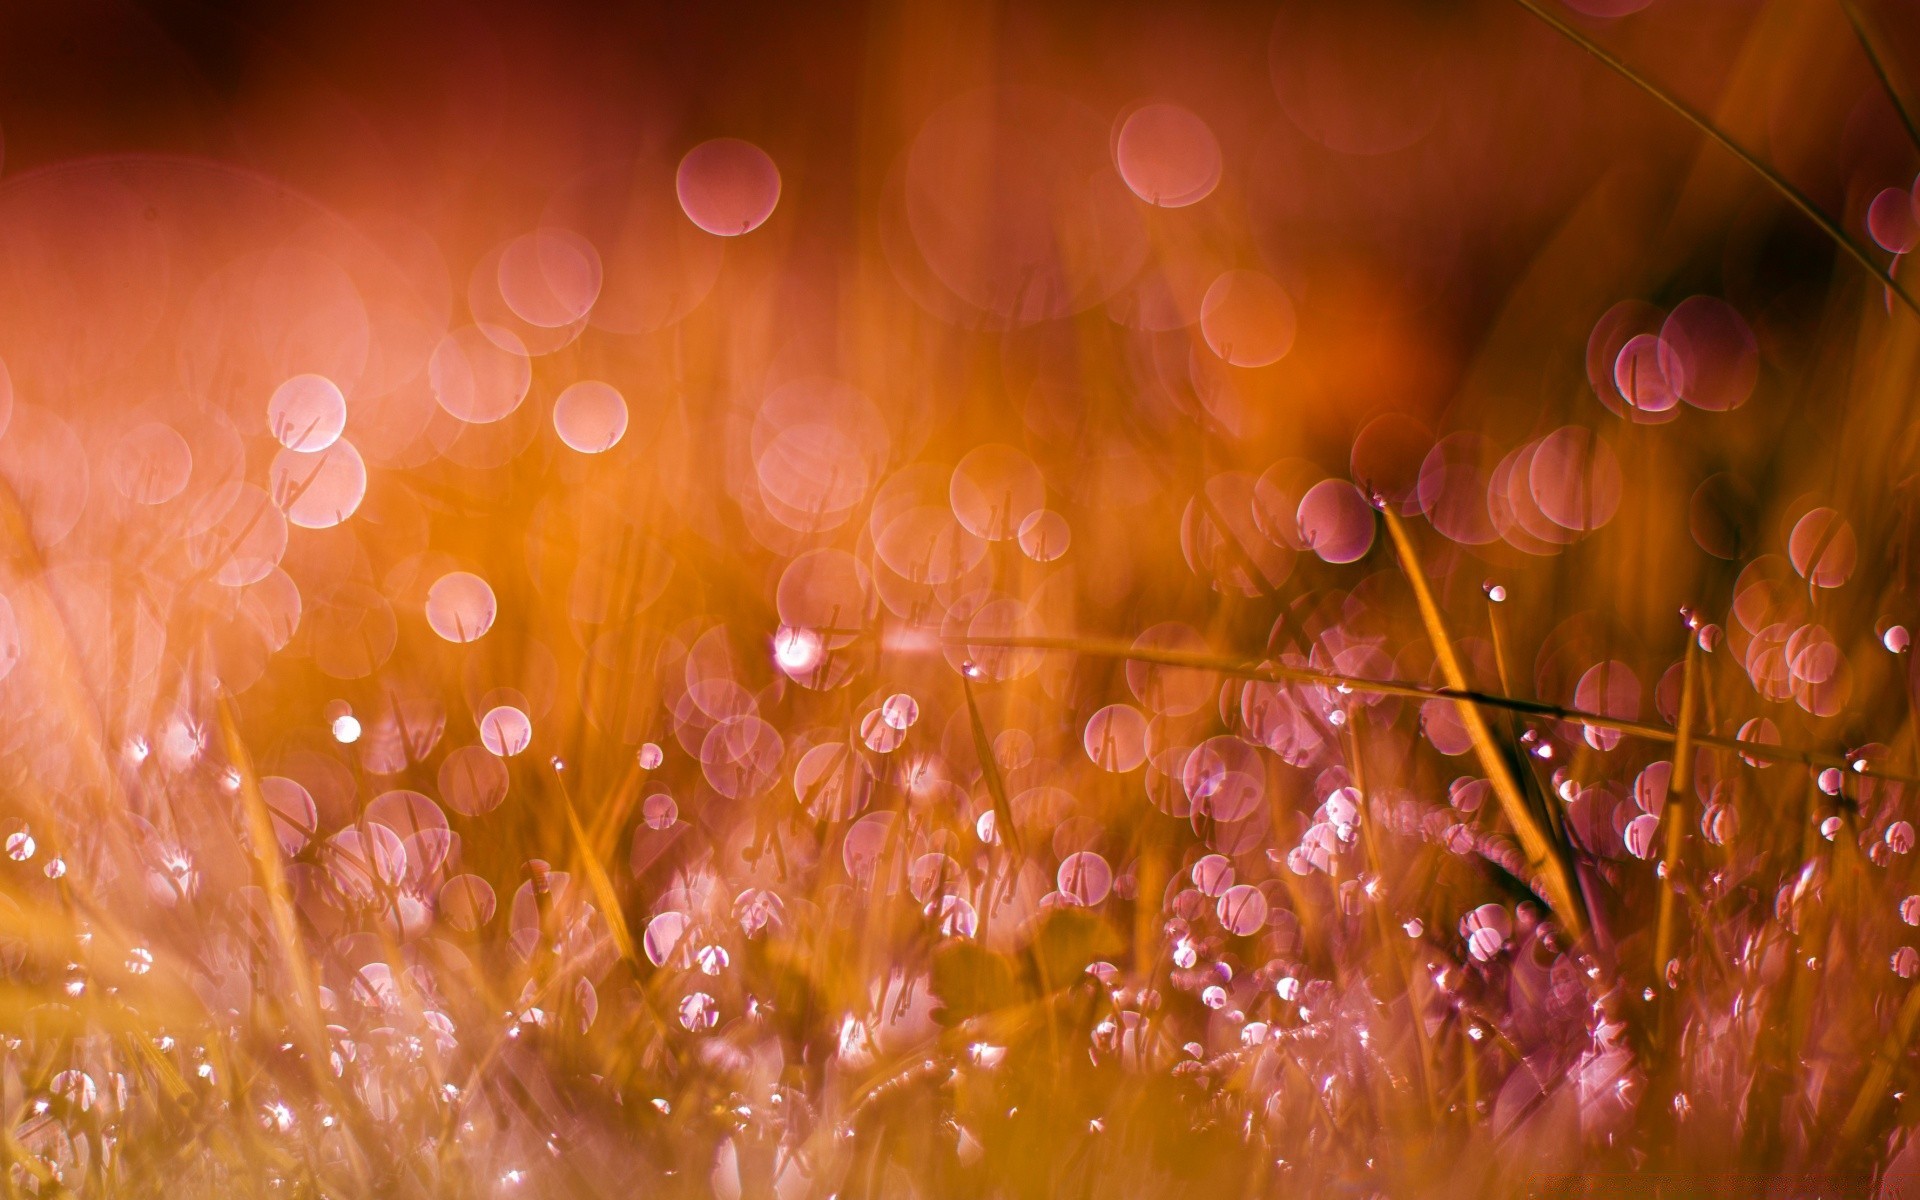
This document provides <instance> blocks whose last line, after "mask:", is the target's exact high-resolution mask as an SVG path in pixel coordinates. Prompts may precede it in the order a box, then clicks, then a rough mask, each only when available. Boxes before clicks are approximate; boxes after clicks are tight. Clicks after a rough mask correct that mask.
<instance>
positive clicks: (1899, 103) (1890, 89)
mask: <svg viewBox="0 0 1920 1200" xmlns="http://www.w3.org/2000/svg"><path fill="white" fill-rule="evenodd" d="M1840 11H1841V12H1843V13H1845V14H1846V15H1847V24H1849V25H1851V26H1853V36H1854V37H1855V38H1857V39H1859V41H1860V52H1861V53H1862V54H1864V55H1866V56H1867V65H1868V66H1871V67H1872V68H1873V73H1874V76H1875V77H1876V78H1878V79H1879V80H1880V86H1881V87H1882V88H1883V89H1885V90H1886V93H1887V100H1888V102H1889V103H1891V104H1892V105H1893V111H1894V112H1895V113H1897V114H1899V117H1900V124H1901V125H1902V126H1904V127H1905V128H1906V131H1907V137H1908V139H1909V140H1911V141H1912V142H1913V144H1914V145H1915V146H1916V147H1920V125H1915V124H1914V120H1913V110H1912V109H1911V108H1910V107H1908V105H1907V102H1906V100H1905V99H1904V98H1903V97H1902V96H1901V95H1900V89H1899V88H1897V87H1895V86H1894V83H1893V76H1892V74H1891V73H1889V72H1888V70H1887V64H1886V63H1885V62H1884V61H1883V60H1882V59H1881V57H1880V52H1879V51H1878V50H1876V49H1874V46H1873V38H1872V37H1870V36H1868V34H1867V22H1866V18H1865V17H1863V16H1861V14H1860V7H1859V5H1857V4H1855V3H1854V0H1840Z"/></svg>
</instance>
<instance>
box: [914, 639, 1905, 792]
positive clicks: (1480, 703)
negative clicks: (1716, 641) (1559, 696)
mask: <svg viewBox="0 0 1920 1200" xmlns="http://www.w3.org/2000/svg"><path fill="white" fill-rule="evenodd" d="M941 641H942V642H944V643H945V644H948V645H957V646H990V647H1004V648H1007V649H1016V650H1059V651H1065V652H1069V653H1074V654H1090V655H1094V656H1096V657H1100V658H1119V659H1127V660H1130V661H1133V662H1143V663H1153V664H1155V665H1157V666H1165V667H1193V668H1195V669H1198V670H1203V671H1217V672H1219V673H1220V674H1222V675H1231V676H1235V677H1237V678H1241V679H1259V680H1267V681H1273V682H1285V683H1306V684H1312V685H1314V686H1316V687H1324V688H1332V689H1334V690H1336V691H1342V692H1362V693H1365V694H1367V695H1373V696H1400V697H1403V698H1405V699H1409V700H1422V701H1425V700H1454V701H1458V702H1462V703H1466V704H1470V705H1473V706H1474V707H1476V708H1496V709H1504V710H1506V711H1508V712H1513V713H1518V714H1520V715H1521V716H1526V717H1536V718H1539V719H1540V720H1543V721H1559V722H1564V723H1566V724H1569V725H1590V726H1592V727H1593V728H1595V729H1607V730H1612V731H1613V732H1615V733H1619V734H1621V735H1623V736H1625V737H1634V738H1641V739H1643V740H1645V741H1650V742H1662V743H1666V744H1668V745H1673V744H1676V743H1677V742H1678V741H1679V737H1680V733H1679V731H1678V730H1677V729H1674V728H1672V727H1670V726H1666V725H1658V724H1655V723H1653V722H1650V721H1625V720H1621V719H1619V718H1617V717H1609V716H1605V715H1602V714H1600V713H1594V712H1586V711H1583V710H1581V709H1577V708H1569V707H1567V706H1565V705H1562V704H1543V703H1541V702H1539V701H1537V700H1521V699H1516V698H1515V697H1512V696H1495V695H1490V694H1488V693H1486V692H1477V691H1473V690H1471V689H1468V688H1454V687H1422V686H1420V685H1419V684H1413V683H1401V682H1398V681H1396V680H1391V679H1368V678H1365V677H1363V676H1359V675H1341V674H1338V673H1336V672H1333V671H1316V670H1313V669H1312V668H1310V667H1290V666H1287V665H1286V664H1284V663H1276V662H1268V661H1254V660H1249V659H1243V658H1235V657H1232V656H1230V655H1224V654H1199V653H1194V652H1190V651H1183V650H1159V649H1154V648H1151V647H1145V646H1135V645H1133V644H1132V643H1131V642H1122V641H1118V640H1108V639H1101V638H1069V637H976V636H972V635H968V634H955V635H953V636H950V637H945V638H942V639H941ZM1690 737H1691V741H1692V744H1693V745H1695V746H1705V747H1708V748H1710V749H1714V750H1726V751H1729V752H1731V753H1734V754H1738V755H1741V756H1743V757H1745V758H1757V759H1765V760H1766V761H1768V762H1770V763H1796V764H1798V765H1800V766H1805V767H1821V768H1826V767H1833V768H1835V769H1837V770H1841V771H1844V772H1846V773H1847V774H1850V775H1859V776H1862V777H1864V778H1870V779H1884V780H1887V781H1888V782H1890V783H1907V784H1916V785H1920V776H1917V775H1909V774H1906V773H1904V772H1900V771H1892V770H1887V769H1885V768H1883V767H1880V766H1879V765H1877V764H1874V763H1870V762H1865V761H1862V760H1849V759H1848V758H1847V756H1846V755H1845V754H1842V753H1835V752H1829V751H1823V750H1806V749H1801V748H1799V747H1796V746H1783V745H1779V744H1776V743H1773V742H1755V741H1749V740H1747V739H1745V738H1730V737H1719V736H1716V735H1713V734H1705V733H1700V732H1698V731H1697V730H1696V731H1693V732H1692V733H1691V734H1690Z"/></svg>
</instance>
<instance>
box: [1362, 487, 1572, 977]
mask: <svg viewBox="0 0 1920 1200" xmlns="http://www.w3.org/2000/svg"><path fill="white" fill-rule="evenodd" d="M1380 515H1381V517H1382V519H1384V520H1385V521H1386V524H1387V533H1388V534H1389V535H1390V536H1391V537H1392V538H1393V548H1394V550H1395V551H1396V552H1397V553H1398V554H1399V556H1400V568H1401V570H1402V571H1403V572H1404V573H1405V575H1406V577H1407V582H1408V583H1409V584H1410V585H1412V587H1413V597H1414V601H1415V603H1416V604H1417V605H1418V606H1419V608H1420V619H1421V621H1422V623H1424V624H1425V625H1426V628H1427V640H1428V641H1430V642H1432V643H1433V653H1434V658H1435V659H1436V660H1438V663H1439V666H1440V671H1441V673H1442V674H1443V675H1445V676H1446V680H1447V685H1448V686H1449V687H1450V688H1453V689H1454V690H1456V691H1465V690H1466V687H1467V673H1466V670H1465V669H1464V668H1462V667H1461V665H1460V656H1459V655H1458V654H1456V653H1454V649H1453V639H1452V638H1451V637H1450V636H1449V635H1448V634H1447V627H1446V621H1445V619H1444V618H1443V617H1442V616H1441V613H1440V606H1439V605H1438V604H1437V603H1435V601H1434V598H1433V590H1432V589H1431V588H1429V587H1428V586H1427V576H1426V572H1425V571H1424V570H1422V569H1421V566H1420V558H1419V556H1418V554H1416V553H1415V551H1414V548H1413V539H1412V538H1410V537H1408V536H1407V527H1406V525H1405V524H1404V523H1403V522H1402V521H1401V520H1400V518H1399V516H1398V515H1396V514H1395V513H1394V511H1393V507H1392V506H1391V505H1386V506H1383V507H1382V508H1381V510H1380ZM1454 707H1455V708H1456V709H1457V710H1458V711H1459V713H1460V720H1461V722H1462V723H1463V724H1465V725H1466V727H1467V733H1468V734H1469V736H1471V737H1472V738H1473V749H1474V754H1475V756H1476V757H1478V758H1479V760H1480V769H1481V770H1482V771H1485V772H1486V775H1487V780H1488V781H1489V782H1490V783H1492V784H1493V792H1494V795H1495V796H1496V797H1498V798H1499V801H1500V808H1501V810H1502V811H1503V812H1504V813H1505V814H1506V818H1507V824H1509V825H1511V826H1512V827H1513V832H1514V836H1515V837H1517V838H1518V839H1519V841H1520V850H1521V853H1523V854H1525V855H1526V857H1527V868H1528V870H1529V871H1530V872H1531V873H1532V874H1533V876H1535V877H1536V878H1537V879H1538V880H1539V881H1540V883H1541V884H1542V885H1544V887H1545V889H1546V892H1547V895H1546V896H1545V897H1544V898H1545V900H1546V901H1547V903H1548V904H1549V905H1550V906H1551V907H1552V908H1553V910H1554V912H1555V913H1556V914H1558V915H1559V917H1560V919H1561V920H1562V921H1563V922H1565V923H1566V926H1567V929H1568V930H1569V932H1571V933H1572V934H1573V936H1574V937H1575V939H1577V940H1585V939H1586V938H1587V936H1588V934H1589V931H1590V926H1591V922H1590V921H1589V920H1588V915H1587V907H1586V902H1585V900H1584V899H1583V898H1582V897H1581V895H1580V887H1579V884H1578V883H1577V882H1576V881H1575V879H1574V877H1573V872H1572V871H1571V870H1570V869H1569V867H1568V862H1567V855H1566V848H1565V846H1564V845H1563V844H1562V843H1561V842H1560V841H1559V839H1557V838H1555V837H1554V836H1553V834H1552V831H1551V830H1550V829H1547V828H1545V827H1543V826H1542V824H1541V822H1540V819H1539V815H1538V814H1537V813H1536V812H1535V811H1534V808H1533V806H1532V805H1530V804H1528V803H1527V797H1526V795H1525V793H1523V792H1522V791H1521V790H1520V782H1519V780H1518V779H1516V778H1515V777H1514V770H1513V763H1512V762H1511V761H1510V760H1509V759H1508V758H1507V754H1506V750H1505V748H1504V747H1503V746H1501V744H1500V743H1498V742H1496V741H1495V740H1494V737H1493V730H1492V729H1491V728H1489V727H1488V725H1487V719H1486V716H1485V715H1484V714H1483V713H1482V712H1481V711H1480V706H1479V705H1477V704H1475V703H1473V702H1472V701H1470V700H1465V699H1456V700H1455V701H1454ZM1529 882H1531V881H1529Z"/></svg>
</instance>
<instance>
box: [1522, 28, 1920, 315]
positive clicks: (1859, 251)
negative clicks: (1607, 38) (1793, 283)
mask: <svg viewBox="0 0 1920 1200" xmlns="http://www.w3.org/2000/svg"><path fill="white" fill-rule="evenodd" d="M1513 2H1514V3H1515V4H1518V5H1519V6H1520V7H1521V8H1524V9H1526V10H1527V11H1528V12H1530V13H1532V14H1533V15H1534V16H1536V17H1538V18H1540V20H1542V21H1544V22H1545V23H1546V24H1547V25H1549V26H1551V27H1552V28H1553V30H1554V31H1555V32H1557V33H1558V34H1560V36H1562V37H1564V38H1566V39H1567V40H1568V41H1570V42H1572V43H1573V44H1574V45H1576V46H1578V47H1580V48H1581V49H1582V50H1584V51H1586V52H1587V53H1588V54H1589V55H1591V56H1593V58H1595V59H1596V60H1598V61H1599V62H1600V63H1601V64H1602V65H1603V66H1605V67H1606V68H1607V69H1608V70H1610V71H1612V72H1613V73H1614V74H1616V75H1618V76H1620V77H1621V78H1622V79H1624V80H1626V81H1627V82H1628V83H1631V84H1633V85H1634V86H1635V87H1637V88H1639V89H1640V90H1641V91H1643V92H1645V93H1646V94H1647V95H1649V96H1652V97H1653V98H1654V99H1655V100H1658V101H1659V102H1660V103H1661V104H1664V105H1665V106H1667V107H1668V108H1669V109H1672V110H1673V111H1674V112H1675V113H1678V114H1679V115H1680V116H1681V117H1684V118H1685V119H1686V120H1687V122H1688V123H1689V124H1691V125H1692V126H1693V127H1694V128H1695V129H1698V130H1699V131H1700V132H1701V133H1704V134H1706V135H1707V136H1708V137H1710V138H1712V139H1713V140H1714V141H1715V142H1718V143H1719V144H1720V147H1721V149H1723V150H1725V151H1726V152H1727V153H1729V154H1731V155H1733V156H1734V157H1735V158H1737V159H1739V160H1740V161H1741V162H1742V163H1745V164H1746V166H1747V169H1749V170H1751V171H1752V172H1753V173H1754V174H1756V175H1758V176H1760V178H1762V179H1764V180H1766V181H1767V183H1768V184H1769V185H1770V186H1771V187H1772V188H1773V190H1774V191H1776V192H1778V193H1780V195H1781V197H1782V198H1783V199H1785V200H1786V201H1787V203H1789V204H1791V205H1793V206H1794V207H1795V208H1797V209H1799V210H1800V212H1801V214H1802V215H1803V216H1805V217H1806V218H1807V219H1808V220H1809V221H1812V222H1813V223H1814V224H1815V225H1818V226H1819V227H1820V230H1821V232H1823V233H1825V234H1826V235H1827V237H1829V238H1830V239H1832V241H1833V244H1834V245H1836V246H1838V247H1839V248H1840V249H1841V250H1843V251H1845V252H1846V255H1847V257H1848V258H1851V259H1853V261H1855V262H1857V263H1859V264H1860V265H1861V266H1862V267H1865V268H1866V269H1867V271H1868V272H1869V273H1870V274H1872V276H1873V277H1874V278H1875V279H1877V280H1879V281H1880V283H1881V284H1882V285H1883V286H1885V287H1886V288H1887V290H1888V291H1889V292H1891V293H1892V294H1894V295H1896V296H1898V297H1900V302H1901V303H1902V304H1905V305H1906V306H1907V310H1908V311H1909V312H1911V313H1913V314H1914V315H1915V316H1920V299H1915V297H1914V295H1913V293H1912V292H1909V291H1908V290H1907V286H1906V285H1905V284H1903V283H1901V282H1900V281H1899V280H1897V279H1895V278H1894V277H1893V275H1892V274H1891V273H1890V272H1888V271H1887V270H1886V269H1885V268H1883V267H1881V266H1880V265H1879V264H1878V263H1876V262H1874V261H1873V257H1872V256H1871V255H1869V254H1868V253H1867V250H1866V248H1865V247H1864V246H1862V245H1861V244H1860V243H1859V242H1856V241H1855V240H1853V238H1851V237H1849V236H1847V231H1846V230H1844V229H1842V228H1841V227H1840V224H1839V222H1837V221H1835V220H1834V219H1833V218H1832V217H1829V216H1828V215H1827V214H1826V213H1824V212H1822V211H1821V210H1820V208H1819V206H1818V205H1816V204H1814V202H1813V201H1812V200H1811V199H1810V198H1808V196H1807V194H1806V193H1805V192H1803V191H1801V190H1800V189H1799V188H1797V187H1795V186H1793V184H1791V183H1789V182H1788V181H1787V178H1786V177H1785V176H1784V175H1782V174H1780V172H1778V171H1776V170H1774V169H1773V168H1772V167H1770V166H1768V165H1767V164H1766V163H1764V162H1762V161H1761V160H1760V159H1759V158H1758V157H1757V156H1756V155H1754V153H1753V152H1752V151H1751V150H1748V149H1747V148H1746V147H1745V146H1742V145H1741V144H1740V143H1739V142H1736V141H1734V140H1733V139H1732V138H1731V137H1729V136H1727V135H1726V134H1725V133H1723V132H1722V131H1721V130H1720V127H1719V126H1717V125H1715V124H1714V123H1713V122H1712V121H1711V120H1709V119H1708V118H1707V116H1706V115H1705V114H1704V113H1702V112H1700V111H1699V110H1698V109H1695V108H1694V107H1693V106H1692V105H1690V104H1688V103H1687V102H1686V101H1684V100H1682V99H1680V98H1679V97H1678V96H1675V95H1674V94H1673V93H1671V92H1669V91H1667V90H1666V89H1665V88H1662V87H1661V86H1660V85H1659V84H1657V83H1654V82H1653V81H1652V80H1650V79H1648V78H1647V77H1646V76H1645V75H1642V74H1641V73H1640V72H1638V71H1636V70H1634V69H1633V68H1632V67H1630V66H1628V65H1627V64H1626V63H1625V62H1623V61H1622V60H1621V59H1620V58H1618V57H1617V56H1615V55H1614V54H1613V53H1611V52H1610V51H1608V50H1606V49H1605V48H1604V47H1602V46H1601V45H1600V43H1598V42H1596V41H1594V40H1593V39H1592V38H1590V37H1588V36H1587V35H1586V34H1584V33H1582V32H1580V30H1579V29H1577V28H1575V27H1574V26H1573V25H1572V24H1570V23H1569V22H1567V21H1565V20H1563V19H1562V18H1560V17H1558V16H1556V15H1555V14H1553V13H1551V12H1548V11H1547V10H1546V9H1545V8H1543V7H1542V6H1541V5H1540V4H1539V3H1537V2H1536V0H1513ZM1876 65H1877V64H1876Z"/></svg>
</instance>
